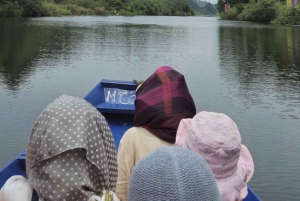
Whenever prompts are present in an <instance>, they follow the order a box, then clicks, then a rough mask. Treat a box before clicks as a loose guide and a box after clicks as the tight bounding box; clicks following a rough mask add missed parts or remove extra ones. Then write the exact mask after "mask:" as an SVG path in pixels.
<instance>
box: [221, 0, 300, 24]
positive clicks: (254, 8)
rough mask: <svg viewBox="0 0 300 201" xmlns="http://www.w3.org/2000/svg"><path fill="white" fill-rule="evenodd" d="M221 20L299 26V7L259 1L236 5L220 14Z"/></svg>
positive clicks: (263, 0) (265, 0) (266, 0)
mask: <svg viewBox="0 0 300 201" xmlns="http://www.w3.org/2000/svg"><path fill="white" fill-rule="evenodd" d="M220 16H221V19H225V20H241V21H250V22H261V23H274V24H290V25H300V7H299V6H298V7H296V8H288V7H287V6H286V4H285V2H274V1H270V0H261V1H258V2H256V3H247V4H243V3H238V4H235V5H234V6H233V7H232V8H231V9H230V10H228V11H227V12H221V13H220Z"/></svg>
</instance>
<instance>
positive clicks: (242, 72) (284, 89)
mask: <svg viewBox="0 0 300 201" xmlns="http://www.w3.org/2000/svg"><path fill="white" fill-rule="evenodd" d="M299 36H300V29H299V28H294V27H287V28H286V27H284V28H280V27H267V28H259V27H258V28H253V27H242V26H241V27H230V26H220V27H219V41H220V67H221V76H222V77H223V78H224V79H225V80H227V84H228V85H230V86H231V87H233V88H236V90H237V93H236V94H238V95H237V96H240V97H241V98H242V99H243V102H244V104H245V108H250V105H257V104H259V105H261V107H263V108H269V107H273V106H272V105H274V104H273V103H272V101H275V102H277V103H279V104H280V105H283V106H284V109H283V111H282V112H283V113H286V115H284V114H283V115H282V118H287V117H288V118H292V119H297V120H298V119H299V118H300V115H299V113H298V111H295V109H289V108H299V107H300V49H299V47H300V40H299Z"/></svg>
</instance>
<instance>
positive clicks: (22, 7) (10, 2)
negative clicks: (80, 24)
mask: <svg viewBox="0 0 300 201" xmlns="http://www.w3.org/2000/svg"><path fill="white" fill-rule="evenodd" d="M108 13H110V14H112V15H167V16H168V15H169V16H170V15H177V16H179V15H195V12H194V10H193V9H192V8H191V7H190V6H189V4H188V2H187V0H0V17H5V16H62V15H107V14H108Z"/></svg>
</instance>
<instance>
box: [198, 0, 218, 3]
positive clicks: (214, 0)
mask: <svg viewBox="0 0 300 201" xmlns="http://www.w3.org/2000/svg"><path fill="white" fill-rule="evenodd" d="M202 1H207V2H209V3H212V4H216V3H217V2H218V1H217V0H202Z"/></svg>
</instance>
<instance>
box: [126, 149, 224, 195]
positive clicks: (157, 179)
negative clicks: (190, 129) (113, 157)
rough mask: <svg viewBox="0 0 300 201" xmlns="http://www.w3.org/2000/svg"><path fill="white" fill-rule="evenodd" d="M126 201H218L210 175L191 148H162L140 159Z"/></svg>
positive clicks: (201, 159)
mask: <svg viewBox="0 0 300 201" xmlns="http://www.w3.org/2000/svg"><path fill="white" fill-rule="evenodd" d="M128 200H130V201H141V200H142V201H161V200H164V201H168V200H170V201H188V200H200V201H220V195H219V192H218V188H217V185H216V180H215V178H214V175H213V173H212V171H211V169H210V168H209V166H208V165H207V163H206V162H205V160H204V159H203V158H202V157H201V156H199V155H198V154H196V153H195V152H193V151H190V150H188V149H183V148H179V147H163V148H160V149H157V150H155V151H154V152H152V153H151V154H149V155H147V156H146V157H144V158H143V159H142V160H140V161H139V162H138V163H137V165H136V166H135V167H134V169H133V172H132V176H131V179H130V185H129V195H128Z"/></svg>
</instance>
